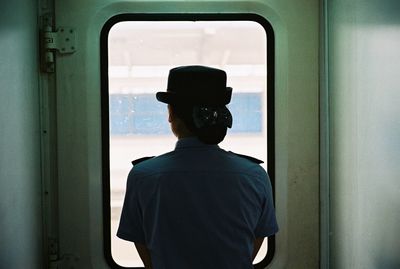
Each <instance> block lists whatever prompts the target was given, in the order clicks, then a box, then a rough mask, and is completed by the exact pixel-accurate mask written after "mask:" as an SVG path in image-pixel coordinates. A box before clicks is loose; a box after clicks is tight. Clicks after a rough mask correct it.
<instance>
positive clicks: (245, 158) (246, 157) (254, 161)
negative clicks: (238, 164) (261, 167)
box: [228, 151, 264, 164]
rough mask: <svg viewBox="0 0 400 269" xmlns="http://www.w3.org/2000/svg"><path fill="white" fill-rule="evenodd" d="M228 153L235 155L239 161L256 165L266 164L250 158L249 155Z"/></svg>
mask: <svg viewBox="0 0 400 269" xmlns="http://www.w3.org/2000/svg"><path fill="white" fill-rule="evenodd" d="M228 153H230V154H233V155H234V156H236V157H238V158H239V160H242V161H248V162H252V163H255V164H261V163H264V161H262V160H259V159H257V158H254V157H252V156H249V155H244V154H239V153H236V152H233V151H228Z"/></svg>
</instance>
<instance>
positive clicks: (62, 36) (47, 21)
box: [40, 14, 76, 73]
mask: <svg viewBox="0 0 400 269" xmlns="http://www.w3.org/2000/svg"><path fill="white" fill-rule="evenodd" d="M52 25H53V17H52V15H51V14H46V15H44V16H42V29H43V30H42V31H41V38H40V40H41V66H42V70H43V71H44V72H47V73H53V72H54V71H55V59H54V58H55V54H56V52H58V53H60V54H71V53H74V52H75V51H76V44H75V29H74V28H71V27H59V28H58V29H57V30H56V31H53V28H52Z"/></svg>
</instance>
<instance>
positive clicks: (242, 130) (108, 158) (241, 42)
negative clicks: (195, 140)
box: [102, 14, 274, 267]
mask: <svg viewBox="0 0 400 269" xmlns="http://www.w3.org/2000/svg"><path fill="white" fill-rule="evenodd" d="M257 21H258V22H257ZM259 22H261V23H262V24H260V23H259ZM238 36H240V38H238ZM194 64H198V65H207V66H212V67H216V68H220V69H223V70H225V71H226V72H227V76H228V81H227V85H228V86H230V87H232V88H233V95H232V101H231V103H230V104H229V109H230V110H231V112H232V114H233V119H234V121H233V127H232V129H229V130H228V134H227V136H226V138H225V140H224V141H223V142H222V143H221V144H220V147H222V148H224V149H227V150H232V151H234V152H238V153H241V154H247V155H251V156H254V157H256V158H259V159H262V160H264V162H265V163H264V168H265V169H267V168H268V169H267V170H268V172H269V175H270V177H271V181H272V183H273V178H274V171H273V167H274V165H273V161H274V158H273V156H274V145H273V140H274V137H273V135H274V132H273V131H274V128H273V111H274V107H273V86H274V84H273V76H274V70H273V33H272V30H271V28H270V26H269V24H268V23H267V22H266V21H265V20H264V19H262V18H260V17H258V16H256V15H229V14H225V15H210V14H208V15H207V14H203V15H176V14H175V15H163V16H161V15H121V16H117V17H115V18H113V19H111V20H110V21H109V22H108V23H107V25H106V26H105V27H104V29H103V32H102V72H103V74H102V106H103V107H102V111H103V114H102V117H103V145H104V149H103V169H104V171H103V181H104V182H103V183H104V215H105V220H104V226H105V237H106V250H105V251H106V255H107V256H108V258H109V259H110V261H111V263H112V264H114V265H115V266H117V267H143V264H142V262H141V260H140V258H139V256H138V254H137V253H136V250H135V248H134V245H133V244H132V243H130V242H127V241H123V240H120V239H118V238H117V237H116V235H115V234H116V230H117V228H118V224H119V218H120V214H121V209H122V204H123V198H124V195H125V187H126V177H127V175H128V173H129V170H130V169H131V167H132V165H131V163H130V161H131V160H134V159H137V158H141V157H144V156H154V155H159V154H162V153H165V152H168V151H171V150H173V148H174V145H175V142H176V138H175V137H174V136H173V134H172V132H171V131H170V127H169V123H168V122H167V107H166V105H165V104H163V103H160V102H158V101H157V100H156V98H155V93H156V92H157V91H165V89H166V84H167V78H168V71H169V69H171V68H173V67H175V66H180V65H194ZM267 74H268V79H267ZM267 111H268V113H267ZM267 149H268V150H267ZM273 239H274V238H273V237H271V238H269V240H268V243H267V240H265V242H264V245H263V246H262V248H261V250H260V252H259V254H258V256H257V257H256V260H255V262H256V263H259V266H265V265H266V264H267V263H268V262H269V261H270V259H271V258H272V255H273V250H274V242H273ZM268 244H269V245H268ZM267 245H268V246H267ZM135 254H136V255H135Z"/></svg>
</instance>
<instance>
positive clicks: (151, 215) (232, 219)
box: [117, 138, 278, 269]
mask: <svg viewBox="0 0 400 269" xmlns="http://www.w3.org/2000/svg"><path fill="white" fill-rule="evenodd" d="M277 231H278V226H277V223H276V219H275V211H274V208H273V199H272V191H271V184H270V181H269V178H268V175H267V173H266V172H265V170H264V169H263V168H262V167H261V166H260V165H258V164H256V163H255V162H252V161H250V160H248V159H246V158H242V157H239V156H237V155H236V154H233V153H231V152H226V151H224V150H222V149H220V148H219V147H218V146H217V145H207V144H204V143H202V142H201V141H199V140H198V139H197V138H184V139H180V140H178V142H177V144H176V148H175V150H174V151H172V152H169V153H166V154H163V155H160V156H158V157H155V158H153V159H150V160H146V161H144V162H141V163H139V164H137V165H135V166H134V167H133V168H132V170H131V172H130V173H129V176H128V182H127V189H126V195H125V201H124V206H123V209H122V215H121V220H120V225H119V229H118V232H117V236H118V237H120V238H121V239H125V240H128V241H132V242H136V243H141V244H143V245H146V246H147V248H148V249H149V251H150V255H151V260H152V265H153V268H154V269H197V268H199V269H200V268H201V269H213V268H218V269H224V268H226V269H235V268H237V269H247V268H249V269H250V268H253V266H252V251H253V243H254V239H255V238H260V237H267V236H270V235H273V234H274V233H276V232H277Z"/></svg>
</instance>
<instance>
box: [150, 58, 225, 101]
mask: <svg viewBox="0 0 400 269" xmlns="http://www.w3.org/2000/svg"><path fill="white" fill-rule="evenodd" d="M231 96H232V88H230V87H226V73H225V71H223V70H220V69H216V68H211V67H207V66H199V65H192V66H180V67H176V68H173V69H171V70H170V71H169V76H168V86H167V92H157V95H156V97H157V100H158V101H160V102H163V103H167V104H193V105H226V104H228V103H229V102H230V101H231Z"/></svg>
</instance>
